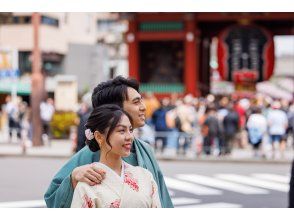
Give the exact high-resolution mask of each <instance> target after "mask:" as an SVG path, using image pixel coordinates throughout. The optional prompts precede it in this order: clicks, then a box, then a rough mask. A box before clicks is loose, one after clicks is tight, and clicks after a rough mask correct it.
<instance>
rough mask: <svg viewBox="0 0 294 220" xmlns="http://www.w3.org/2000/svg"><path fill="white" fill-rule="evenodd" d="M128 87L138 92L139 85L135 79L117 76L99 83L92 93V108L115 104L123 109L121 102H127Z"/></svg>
mask: <svg viewBox="0 0 294 220" xmlns="http://www.w3.org/2000/svg"><path fill="white" fill-rule="evenodd" d="M128 87H131V88H133V89H135V90H136V91H137V92H139V83H138V81H137V80H135V79H130V78H128V79H127V78H124V77H122V76H117V77H115V78H114V79H111V80H108V81H106V82H102V83H99V84H98V85H97V86H96V87H95V88H94V90H93V93H92V106H93V108H96V107H99V106H101V105H104V104H116V105H118V106H120V107H123V101H125V100H128Z"/></svg>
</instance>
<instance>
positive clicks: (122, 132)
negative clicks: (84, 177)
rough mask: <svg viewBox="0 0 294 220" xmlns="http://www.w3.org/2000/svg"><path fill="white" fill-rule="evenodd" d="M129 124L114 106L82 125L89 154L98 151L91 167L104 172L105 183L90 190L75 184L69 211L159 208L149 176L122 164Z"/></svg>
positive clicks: (100, 110)
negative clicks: (79, 209) (84, 129)
mask: <svg viewBox="0 0 294 220" xmlns="http://www.w3.org/2000/svg"><path fill="white" fill-rule="evenodd" d="M131 121H132V119H131V117H130V116H129V114H128V113H127V112H125V111H124V110H122V109H121V108H120V107H119V106H117V105H111V104H110V105H103V106H100V107H97V108H95V109H94V110H93V111H92V113H91V115H90V117H89V119H88V121H87V123H86V125H85V127H86V131H85V134H86V138H87V140H86V143H87V145H88V146H89V148H90V149H91V151H93V152H96V151H98V150H100V160H99V162H96V163H94V164H93V165H94V166H96V167H97V168H100V169H103V170H104V171H105V179H104V180H103V182H102V183H101V184H100V185H94V186H90V185H89V184H87V183H85V182H78V184H77V186H76V187H75V190H74V195H73V200H72V203H71V207H72V208H156V207H161V203H160V199H159V194H158V191H157V185H156V182H155V181H154V179H153V176H152V174H151V173H150V172H149V171H148V170H146V169H144V168H142V167H138V166H137V167H135V166H132V165H130V164H128V163H126V162H124V161H123V160H122V158H123V157H128V156H129V155H130V150H131V146H132V142H133V139H134V137H133V134H132V133H133V128H132V124H131ZM88 175H91V174H88ZM90 178H95V176H94V175H93V176H91V177H90Z"/></svg>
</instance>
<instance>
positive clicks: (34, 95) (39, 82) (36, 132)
mask: <svg viewBox="0 0 294 220" xmlns="http://www.w3.org/2000/svg"><path fill="white" fill-rule="evenodd" d="M40 22H41V16H40V14H39V13H33V15H32V24H33V41H34V44H33V45H34V48H33V59H32V86H31V105H32V114H33V115H32V124H33V140H32V141H33V146H42V145H43V142H42V122H41V116H40V103H41V101H42V99H43V94H44V76H43V74H42V73H41V65H42V64H41V52H40V48H39V26H40Z"/></svg>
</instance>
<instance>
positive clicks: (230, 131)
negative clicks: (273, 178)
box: [137, 93, 294, 158]
mask: <svg viewBox="0 0 294 220" xmlns="http://www.w3.org/2000/svg"><path fill="white" fill-rule="evenodd" d="M144 102H145V105H146V121H147V124H146V125H145V126H144V127H142V128H140V129H139V132H138V134H137V135H138V136H139V137H140V138H141V139H142V140H144V141H146V142H148V143H150V144H151V145H153V146H154V147H155V150H156V151H158V152H163V153H164V152H165V151H171V149H172V152H174V154H180V153H183V154H188V153H191V152H192V153H193V152H194V153H196V155H198V156H199V155H217V156H223V155H230V154H231V153H232V150H233V149H234V148H248V146H251V147H252V150H253V156H254V157H257V158H266V157H271V158H283V157H284V156H285V155H284V153H285V149H286V147H287V146H291V145H292V144H293V127H294V103H293V102H289V101H287V100H274V99H272V98H270V97H266V96H263V95H259V94H258V95H256V96H255V97H251V98H238V97H234V96H214V95H212V94H209V95H207V96H206V97H198V98H196V97H193V96H192V95H190V94H188V95H186V96H184V97H178V96H177V95H176V94H173V95H172V96H171V97H170V98H166V97H165V98H163V99H161V100H158V99H157V98H156V97H155V96H154V95H152V94H151V93H148V94H146V95H145V97H144ZM287 143H288V144H287Z"/></svg>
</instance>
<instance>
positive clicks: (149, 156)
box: [44, 139, 173, 208]
mask: <svg viewBox="0 0 294 220" xmlns="http://www.w3.org/2000/svg"><path fill="white" fill-rule="evenodd" d="M133 148H135V152H136V154H134V153H131V155H130V156H129V157H126V158H123V159H124V160H125V161H126V162H127V163H129V164H132V165H134V166H138V165H139V166H140V167H143V168H145V169H147V170H149V171H150V172H151V173H152V174H153V177H154V179H155V181H156V183H157V185H158V192H159V197H160V201H161V205H162V207H163V208H173V204H172V201H171V198H170V196H169V193H168V190H167V187H166V184H165V182H164V179H163V175H162V172H161V170H160V168H159V166H158V164H157V162H156V159H155V157H154V154H153V151H152V149H151V147H150V146H149V145H148V144H147V143H145V142H143V141H141V140H138V139H135V140H134V142H133ZM99 158H100V151H98V152H92V151H91V150H90V149H89V147H88V146H85V147H84V148H83V149H82V150H80V151H79V152H78V153H76V154H75V155H73V157H72V158H71V159H70V160H69V161H68V162H67V163H66V164H65V165H64V166H63V167H62V168H61V170H60V171H59V172H58V173H57V174H56V175H55V176H54V178H53V180H52V182H51V184H50V186H49V188H48V189H47V192H46V193H45V196H44V198H45V202H46V204H47V207H48V208H69V207H70V205H71V201H72V197H73V192H74V189H73V187H72V183H71V173H72V171H73V169H74V168H76V167H78V166H82V165H85V164H90V163H93V162H98V160H99Z"/></svg>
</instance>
